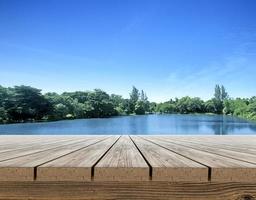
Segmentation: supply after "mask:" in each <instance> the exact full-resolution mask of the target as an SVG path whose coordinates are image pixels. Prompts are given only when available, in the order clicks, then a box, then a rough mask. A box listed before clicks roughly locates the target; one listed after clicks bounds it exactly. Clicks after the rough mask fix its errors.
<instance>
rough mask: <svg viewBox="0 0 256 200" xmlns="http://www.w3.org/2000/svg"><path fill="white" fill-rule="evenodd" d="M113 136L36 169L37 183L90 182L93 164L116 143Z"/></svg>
mask: <svg viewBox="0 0 256 200" xmlns="http://www.w3.org/2000/svg"><path fill="white" fill-rule="evenodd" d="M118 138H119V136H113V137H111V138H108V139H106V140H103V141H101V142H98V143H96V144H93V145H91V146H88V147H86V148H84V149H81V150H79V151H76V152H74V153H71V154H68V155H66V156H63V157H61V158H58V159H56V160H54V161H51V162H48V163H46V164H44V165H41V166H39V167H38V168H37V179H36V180H38V181H90V180H91V178H92V177H91V175H92V170H93V166H94V164H96V162H97V161H98V160H100V158H101V157H102V156H103V155H104V154H105V153H106V152H107V151H108V149H109V148H110V147H111V146H112V145H113V144H114V143H115V142H116V141H117V139H118Z"/></svg>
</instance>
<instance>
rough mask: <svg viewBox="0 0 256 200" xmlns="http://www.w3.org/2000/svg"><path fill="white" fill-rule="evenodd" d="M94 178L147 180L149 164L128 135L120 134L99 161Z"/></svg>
mask: <svg viewBox="0 0 256 200" xmlns="http://www.w3.org/2000/svg"><path fill="white" fill-rule="evenodd" d="M94 171H95V172H94V180H101V181H120V180H130V181H135V180H149V178H150V177H149V166H148V165H147V163H146V161H145V160H144V159H143V157H142V155H141V154H140V152H139V151H138V149H137V148H136V146H135V145H134V144H133V142H132V141H131V139H130V138H129V136H122V137H121V138H120V139H119V140H118V141H117V143H116V144H115V145H114V146H113V147H112V148H111V149H110V150H109V151H108V152H107V154H106V155H105V156H104V157H103V158H102V159H101V160H100V161H99V163H98V164H97V165H96V166H95V169H94Z"/></svg>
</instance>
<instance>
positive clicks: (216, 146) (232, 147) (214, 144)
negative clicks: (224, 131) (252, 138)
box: [163, 137, 256, 155]
mask: <svg viewBox="0 0 256 200" xmlns="http://www.w3.org/2000/svg"><path fill="white" fill-rule="evenodd" d="M163 139H164V138H163ZM170 139H172V138H170ZM173 141H184V142H189V143H193V144H197V145H198V146H207V147H212V148H214V149H226V150H231V151H236V152H241V153H246V154H252V155H255V154H256V147H255V148H251V147H250V146H248V145H245V144H244V145H243V146H241V145H236V144H232V142H231V141H230V142H229V143H222V142H221V141H219V138H216V141H208V142H207V141H205V140H203V139H201V138H198V139H195V138H184V137H180V138H174V139H173ZM255 146H256V142H255Z"/></svg>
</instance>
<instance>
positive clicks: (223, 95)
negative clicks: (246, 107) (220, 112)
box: [221, 85, 228, 101]
mask: <svg viewBox="0 0 256 200" xmlns="http://www.w3.org/2000/svg"><path fill="white" fill-rule="evenodd" d="M227 98H228V93H227V92H226V89H225V87H224V86H223V85H222V86H221V100H222V101H224V100H226V99H227Z"/></svg>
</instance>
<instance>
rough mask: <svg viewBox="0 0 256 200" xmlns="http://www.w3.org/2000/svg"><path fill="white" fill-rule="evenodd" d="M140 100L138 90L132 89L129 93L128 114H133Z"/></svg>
mask: <svg viewBox="0 0 256 200" xmlns="http://www.w3.org/2000/svg"><path fill="white" fill-rule="evenodd" d="M139 98H140V93H139V90H138V89H137V88H136V87H134V86H133V87H132V92H131V93H130V102H129V113H134V111H135V105H136V102H137V101H138V100H139Z"/></svg>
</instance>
